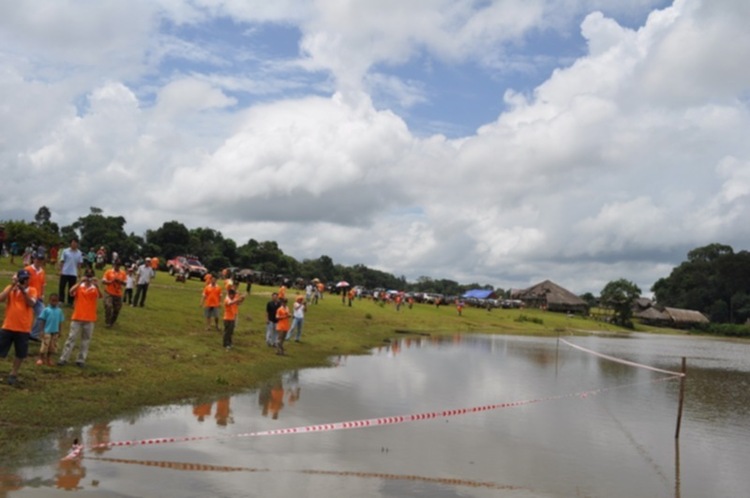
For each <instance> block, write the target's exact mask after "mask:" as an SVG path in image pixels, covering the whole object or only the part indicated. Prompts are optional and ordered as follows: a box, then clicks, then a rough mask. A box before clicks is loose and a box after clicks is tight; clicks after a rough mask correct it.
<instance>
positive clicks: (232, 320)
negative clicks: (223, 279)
mask: <svg viewBox="0 0 750 498" xmlns="http://www.w3.org/2000/svg"><path fill="white" fill-rule="evenodd" d="M244 300H245V295H244V294H240V295H237V291H236V290H234V289H233V288H232V287H230V288H229V290H228V291H227V297H226V298H225V299H224V347H225V348H226V349H232V335H234V327H235V325H236V323H237V313H238V308H239V306H240V304H241V303H242V301H244Z"/></svg>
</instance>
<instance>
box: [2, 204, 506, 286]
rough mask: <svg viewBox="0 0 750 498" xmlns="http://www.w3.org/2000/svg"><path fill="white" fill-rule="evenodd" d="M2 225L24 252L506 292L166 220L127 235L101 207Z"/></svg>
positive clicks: (120, 220)
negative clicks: (185, 260)
mask: <svg viewBox="0 0 750 498" xmlns="http://www.w3.org/2000/svg"><path fill="white" fill-rule="evenodd" d="M0 223H2V224H3V225H4V229H5V238H6V245H7V244H8V243H10V242H11V241H15V242H16V243H17V244H18V245H19V246H20V247H22V248H23V247H26V246H28V245H31V244H44V245H45V246H46V247H48V248H49V247H52V246H55V245H58V246H65V245H67V243H68V241H70V239H72V238H74V237H75V238H77V239H78V240H79V245H80V247H81V249H82V250H83V251H88V250H89V249H90V248H94V249H95V250H96V248H99V247H100V246H104V247H105V248H107V250H110V251H111V250H116V251H117V253H118V254H119V255H120V257H121V258H122V259H123V260H124V261H128V260H136V259H138V258H142V257H146V256H157V257H159V258H160V260H161V261H162V263H163V262H165V261H166V260H168V259H172V258H174V257H176V256H181V255H192V256H196V257H197V258H198V259H200V261H201V262H202V263H203V264H204V265H205V266H206V268H208V269H209V271H211V272H218V271H220V270H222V269H224V268H230V267H238V268H250V269H252V270H254V271H261V272H265V273H269V274H273V275H283V276H286V277H289V278H292V279H294V278H302V279H306V280H310V279H313V278H319V279H321V280H323V281H324V282H337V281H340V280H346V281H347V282H351V283H353V284H354V285H362V286H364V287H366V288H370V289H375V288H384V289H399V290H407V291H413V292H433V293H438V294H444V295H460V294H463V293H464V292H465V291H467V290H469V289H476V288H484V289H490V290H493V291H495V292H498V293H499V294H502V293H503V291H502V289H494V288H493V286H491V285H489V284H482V285H480V284H478V283H476V282H474V283H468V284H460V283H458V282H456V281H453V280H449V279H433V278H431V277H427V276H423V277H419V278H418V279H417V281H416V282H407V280H406V277H404V276H403V275H402V276H398V277H397V276H395V275H393V274H390V273H387V272H384V271H380V270H376V269H373V268H368V267H367V266H365V265H363V264H355V265H352V266H346V265H342V264H336V263H334V261H333V260H332V259H331V257H329V256H327V255H321V256H320V257H318V258H316V259H304V260H302V261H298V260H296V259H295V258H293V257H292V256H289V255H288V254H284V251H282V249H281V248H280V247H279V246H278V244H277V243H276V242H275V241H257V240H255V239H252V238H251V239H249V240H247V242H245V243H244V244H242V245H238V244H237V243H236V242H235V241H234V240H232V239H230V238H226V237H224V236H223V235H222V233H221V232H220V231H218V230H214V229H212V228H203V227H201V228H192V229H188V228H187V227H186V226H185V225H184V224H183V223H181V222H179V221H167V222H165V223H163V224H162V226H161V227H159V228H156V229H148V230H146V232H145V234H144V235H142V236H141V235H136V234H135V233H133V232H131V233H130V234H128V233H126V232H125V223H126V220H125V218H124V217H122V216H108V215H105V214H104V212H103V211H102V210H101V209H100V208H97V207H91V208H90V212H89V213H88V214H87V215H85V216H81V217H80V218H78V219H77V220H76V221H75V222H73V223H71V224H70V225H66V226H63V227H60V226H59V225H58V224H57V223H55V222H54V221H52V213H51V211H50V209H49V208H48V207H46V206H42V207H40V208H39V210H38V211H37V213H36V215H35V216H34V221H31V222H27V221H19V220H8V221H2V222H0Z"/></svg>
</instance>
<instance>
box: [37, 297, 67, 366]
mask: <svg viewBox="0 0 750 498" xmlns="http://www.w3.org/2000/svg"><path fill="white" fill-rule="evenodd" d="M59 304H60V298H59V297H58V296H57V294H50V296H49V304H47V306H46V307H45V308H44V310H43V311H42V314H41V315H39V322H40V323H41V324H42V330H43V332H44V334H43V335H42V347H41V348H39V359H38V360H36V364H37V365H47V366H50V367H51V366H52V356H53V355H55V354H57V340H58V338H59V337H60V332H61V330H62V323H63V321H64V320H65V315H64V314H63V312H62V309H60V306H58V305H59Z"/></svg>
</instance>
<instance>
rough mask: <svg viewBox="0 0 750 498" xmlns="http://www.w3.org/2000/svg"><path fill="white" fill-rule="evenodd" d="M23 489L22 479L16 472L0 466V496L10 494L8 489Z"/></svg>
mask: <svg viewBox="0 0 750 498" xmlns="http://www.w3.org/2000/svg"><path fill="white" fill-rule="evenodd" d="M19 489H23V479H21V476H19V475H18V474H13V473H11V472H10V469H4V468H0V498H5V497H6V496H10V495H9V494H7V492H8V491H18V490H19Z"/></svg>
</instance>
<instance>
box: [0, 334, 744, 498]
mask: <svg viewBox="0 0 750 498" xmlns="http://www.w3.org/2000/svg"><path fill="white" fill-rule="evenodd" d="M569 340H570V341H571V342H574V343H575V344H577V345H580V346H582V347H585V348H589V349H591V350H593V351H596V352H599V353H602V354H606V355H611V356H615V357H618V358H624V359H627V360H629V361H632V362H635V363H640V364H644V365H649V366H653V367H657V368H660V369H664V370H670V371H677V370H679V369H680V363H681V357H683V356H685V357H687V360H688V377H687V379H688V380H687V382H686V396H685V405H684V413H683V419H682V427H681V437H680V438H679V442H678V443H677V444H676V442H675V437H674V434H675V426H676V417H677V407H678V393H679V387H680V383H679V380H676V379H674V378H672V379H668V378H669V376H668V375H666V374H663V373H658V372H653V371H650V370H647V369H644V368H640V367H638V366H634V365H625V364H620V363H615V362H612V361H609V360H607V359H604V358H602V357H598V356H595V355H593V354H589V353H585V352H582V351H580V350H576V349H573V348H571V347H569V346H567V345H565V344H562V343H559V342H558V341H557V340H555V339H550V338H528V337H512V336H495V337H485V336H456V337H454V338H447V339H444V340H441V341H437V340H432V339H430V338H420V339H409V340H406V339H404V340H400V341H397V342H394V343H392V344H390V345H388V346H384V347H382V348H380V349H377V350H375V351H373V354H372V355H371V356H365V357H347V358H336V359H334V360H335V363H336V365H337V366H336V367H334V368H324V369H310V370H303V371H298V372H296V371H295V372H287V373H285V374H284V375H282V376H279V377H278V378H276V379H273V381H271V382H269V383H268V384H267V385H264V386H263V387H262V388H261V389H258V390H253V391H249V392H247V393H245V394H242V395H238V396H234V397H231V398H219V399H216V400H213V402H211V403H206V404H203V405H179V406H166V407H162V408H159V409H156V410H150V411H148V412H146V413H143V414H139V415H138V416H133V417H131V418H129V419H117V420H111V421H105V422H102V423H100V424H96V425H92V426H87V427H82V428H73V429H70V430H69V431H66V432H65V433H62V434H60V435H58V436H57V437H56V438H52V439H45V440H40V441H37V442H35V443H34V444H33V445H30V447H29V452H28V453H29V461H28V462H26V463H25V464H24V466H21V467H15V468H14V467H11V468H6V469H5V470H4V474H5V475H4V476H2V477H0V490H3V491H4V493H5V496H9V497H25V496H70V493H71V491H74V492H75V494H77V495H80V496H112V497H118V496H163V497H186V496H196V497H197V496H258V497H261V496H262V497H268V496H311V497H328V496H358V497H360V496H361V497H370V496H372V497H383V496H394V497H401V496H410V497H421V496H424V497H453V496H461V497H471V496H477V497H484V496H509V497H607V498H618V497H623V498H625V497H627V498H632V497H649V498H651V497H675V498H678V497H681V498H689V497H695V498H703V497H714V496H746V495H747V490H748V489H750V472H747V468H748V466H747V455H748V450H749V449H750V344H748V343H746V342H745V343H741V342H729V341H716V340H707V339H691V338H684V337H654V336H646V335H638V334H636V335H633V336H630V337H627V338H624V337H622V338H618V337H599V336H591V337H576V338H569ZM290 354H304V345H291V346H290ZM665 379H668V380H665ZM475 407H481V408H484V409H483V410H479V411H475V412H472V411H469V410H467V409H471V408H475ZM450 410H455V412H449V413H444V411H450ZM452 413H455V415H453V414H452ZM415 414H428V415H430V416H431V417H433V418H429V419H427V420H418V421H406V422H403V423H389V422H398V421H399V420H400V419H394V418H393V417H395V416H401V415H406V416H407V417H406V418H407V419H408V418H409V416H410V415H415ZM388 417H391V418H388ZM340 422H359V424H351V425H362V424H364V423H366V422H369V423H370V427H366V428H352V429H340V427H341V425H339V424H338V423H340ZM289 428H301V429H300V431H299V433H291V434H269V433H268V431H274V430H278V429H289ZM304 428H307V429H310V428H313V429H315V430H308V431H304V430H303V429H304ZM259 434H262V435H259ZM164 437H176V438H189V437H196V438H201V439H199V440H195V441H184V440H183V441H181V442H175V443H168V442H160V440H159V439H157V442H156V443H155V444H148V445H141V446H136V447H132V446H129V447H106V448H101V449H98V450H91V449H87V450H85V451H84V453H83V457H82V458H80V459H75V460H73V461H69V462H62V463H61V462H60V460H59V458H60V456H62V455H64V454H65V453H66V451H67V449H68V448H69V446H70V443H71V442H72V440H73V438H79V439H80V440H81V441H82V442H83V443H84V445H85V446H86V447H89V448H90V447H91V446H93V445H95V444H98V443H105V442H124V441H140V440H146V439H153V438H164ZM6 463H7V462H6ZM0 496H4V495H3V492H0Z"/></svg>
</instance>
